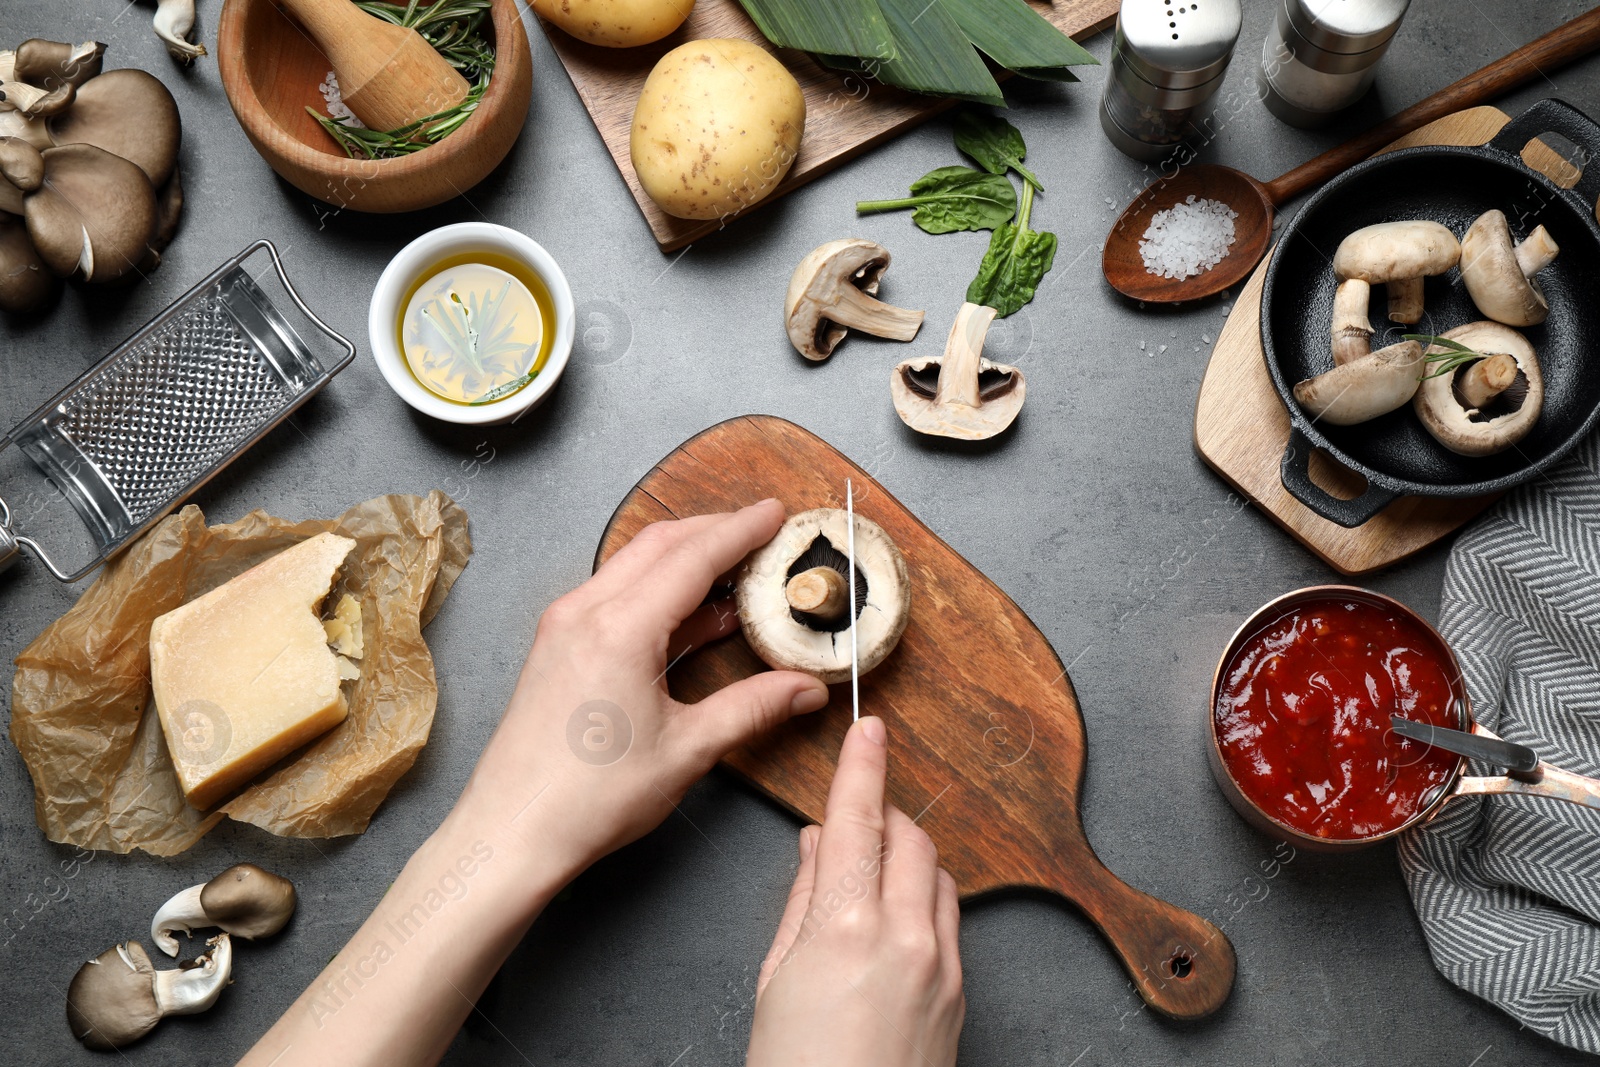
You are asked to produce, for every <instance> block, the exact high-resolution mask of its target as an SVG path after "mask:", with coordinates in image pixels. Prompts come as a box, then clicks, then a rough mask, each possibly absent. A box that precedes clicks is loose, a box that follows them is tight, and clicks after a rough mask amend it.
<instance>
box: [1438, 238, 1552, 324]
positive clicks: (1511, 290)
mask: <svg viewBox="0 0 1600 1067" xmlns="http://www.w3.org/2000/svg"><path fill="white" fill-rule="evenodd" d="M1560 251H1561V249H1560V248H1559V247H1557V245H1556V243H1555V241H1554V240H1553V239H1552V238H1551V237H1550V232H1549V231H1548V230H1546V229H1545V228H1544V227H1543V226H1539V227H1536V228H1535V229H1534V231H1533V232H1532V233H1530V234H1529V235H1528V237H1527V240H1525V241H1523V242H1522V243H1520V244H1517V243H1514V242H1513V241H1512V237H1511V225H1510V223H1508V222H1507V221H1506V215H1505V212H1503V211H1500V210H1498V209H1496V210H1493V211H1485V212H1484V213H1483V214H1482V215H1479V216H1478V218H1477V221H1475V222H1474V223H1473V224H1472V225H1471V226H1470V227H1469V228H1468V229H1467V233H1466V236H1465V237H1463V238H1461V280H1462V281H1464V282H1466V283H1467V292H1469V293H1471V294H1472V302H1473V303H1474V304H1476V305H1478V310H1479V311H1481V312H1482V313H1483V314H1484V315H1486V316H1488V317H1489V318H1491V319H1494V320H1495V321H1496V322H1503V323H1505V324H1506V325H1507V326H1537V325H1538V324H1539V323H1541V322H1543V321H1544V320H1545V316H1547V315H1548V314H1549V313H1550V305H1549V303H1548V302H1547V301H1546V300H1545V298H1544V291H1543V290H1541V289H1540V288H1539V283H1538V282H1537V281H1535V280H1534V275H1536V274H1538V273H1539V272H1540V271H1541V270H1543V269H1544V268H1545V267H1547V266H1549V265H1550V262H1551V260H1553V259H1555V258H1556V255H1557V254H1558V253H1559V252H1560Z"/></svg>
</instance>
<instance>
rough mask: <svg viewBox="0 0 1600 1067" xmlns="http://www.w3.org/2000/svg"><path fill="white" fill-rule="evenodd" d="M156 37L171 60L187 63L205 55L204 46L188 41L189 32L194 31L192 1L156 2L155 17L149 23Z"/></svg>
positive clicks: (158, 0)
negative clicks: (159, 39)
mask: <svg viewBox="0 0 1600 1067" xmlns="http://www.w3.org/2000/svg"><path fill="white" fill-rule="evenodd" d="M151 24H152V25H153V26H154V27H155V31H156V36H157V37H159V38H161V40H162V41H163V42H165V44H166V46H167V51H168V52H170V53H171V54H172V58H174V59H181V60H182V61H183V62H185V63H187V62H189V61H190V60H192V59H194V58H196V57H197V56H203V55H205V54H206V46H205V45H203V44H194V43H192V42H190V41H189V39H188V37H189V31H190V30H192V29H194V0H157V4H156V15H155V18H154V19H153V20H152V23H151Z"/></svg>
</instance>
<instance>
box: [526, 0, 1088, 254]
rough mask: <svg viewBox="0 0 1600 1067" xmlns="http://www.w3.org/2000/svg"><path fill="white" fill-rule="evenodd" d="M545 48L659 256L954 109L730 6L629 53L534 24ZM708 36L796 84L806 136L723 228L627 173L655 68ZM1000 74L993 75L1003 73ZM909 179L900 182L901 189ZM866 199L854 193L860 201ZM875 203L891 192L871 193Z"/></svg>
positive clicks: (699, 12) (1044, 3)
mask: <svg viewBox="0 0 1600 1067" xmlns="http://www.w3.org/2000/svg"><path fill="white" fill-rule="evenodd" d="M1030 2H1031V3H1032V4H1033V6H1034V7H1035V8H1037V9H1038V11H1039V13H1040V14H1041V15H1043V16H1044V17H1045V18H1047V19H1049V20H1050V21H1051V22H1052V23H1054V24H1055V25H1056V26H1057V27H1059V28H1060V29H1061V31H1062V32H1063V33H1066V34H1068V35H1069V36H1071V37H1073V38H1075V39H1079V40H1081V39H1083V38H1085V37H1088V36H1090V35H1092V34H1095V33H1098V32H1099V31H1100V30H1102V29H1104V28H1105V27H1107V26H1109V25H1111V23H1112V22H1113V21H1115V19H1116V17H1117V8H1118V6H1119V0H1030ZM540 25H541V26H543V27H544V31H545V36H546V37H548V38H549V39H550V47H551V48H553V49H555V53H556V55H557V56H558V57H559V58H560V59H561V63H562V65H563V66H565V67H566V68H567V74H568V76H570V77H571V78H572V84H573V86H574V87H575V88H576V89H577V90H578V96H579V97H580V98H581V99H582V100H583V106H584V107H585V108H587V109H588V111H589V116H590V117H591V118H592V119H594V124H595V126H596V127H597V128H598V129H599V130H600V137H601V138H602V139H603V140H604V141H605V143H606V148H607V149H608V150H609V151H610V152H611V158H612V159H613V160H615V161H616V164H617V169H618V170H619V171H621V172H622V179H623V181H625V182H627V183H628V191H629V192H631V193H633V198H634V199H635V200H636V201H638V202H639V210H640V211H641V212H643V213H644V218H645V222H647V223H648V224H649V226H650V232H651V233H653V234H654V235H655V238H656V242H657V243H658V244H659V245H660V246H661V250H662V251H663V252H672V251H675V250H677V249H679V248H682V247H683V246H684V245H687V244H690V243H692V242H694V241H698V240H699V239H700V238H702V237H704V236H706V235H707V234H709V233H714V232H716V231H717V230H719V229H721V228H722V227H723V226H725V225H727V224H728V222H729V221H731V220H732V219H735V218H738V217H739V216H740V215H744V214H748V213H749V212H751V211H755V210H756V209H758V208H760V207H761V206H762V205H763V204H768V203H771V202H772V201H774V200H776V199H777V198H778V197H780V196H782V195H784V194H785V193H787V192H789V191H790V190H793V189H798V188H799V187H800V186H802V185H804V184H805V183H806V182H809V181H810V180H811V179H813V178H816V177H819V176H821V175H823V174H826V173H828V172H829V171H830V170H832V169H833V168H835V167H837V166H838V165H839V164H841V163H844V162H846V161H848V160H851V159H854V158H855V157H856V156H859V155H860V154H861V153H863V152H865V151H866V150H867V149H869V148H873V147H875V146H876V145H879V144H882V143H883V142H884V141H887V140H888V139H889V138H891V137H893V136H894V135H896V134H897V133H900V132H901V131H902V130H905V129H908V128H910V127H912V126H914V125H916V124H917V123H919V122H922V121H923V120H925V119H928V118H931V117H932V116H934V115H937V114H938V113H939V112H941V111H944V110H946V109H947V108H949V107H950V106H951V105H953V104H954V103H955V101H953V100H947V99H941V98H938V97H932V96H921V95H919V94H916V93H908V92H906V91H904V90H902V89H896V88H894V87H893V86H890V85H883V84H880V83H878V82H875V81H869V80H866V79H863V78H862V77H860V76H859V75H854V74H849V73H845V72H842V71H837V70H829V69H828V68H826V67H824V66H822V65H821V64H820V63H818V62H817V61H816V60H814V59H812V58H811V57H810V56H809V55H807V54H806V53H804V52H795V51H792V50H790V49H786V48H776V47H774V46H773V45H772V44H771V43H769V42H768V41H767V39H766V38H764V37H762V36H761V31H760V30H758V29H756V25H755V23H753V22H751V21H750V18H749V16H748V15H746V14H745V13H744V8H742V7H740V6H739V3H738V0H696V2H695V5H694V10H693V11H691V12H690V13H689V18H688V20H687V21H685V22H684V24H683V25H682V26H680V27H678V29H677V31H676V32H675V33H671V34H669V35H667V37H665V38H664V39H662V40H660V41H657V42H656V43H654V44H648V45H641V46H640V47H638V48H602V47H599V46H598V45H591V44H585V43H584V42H582V41H580V40H578V39H577V38H576V37H572V36H570V35H568V34H567V33H565V32H563V31H562V30H560V29H558V28H557V27H555V26H554V25H552V24H550V23H548V22H544V21H543V20H540ZM707 37H742V38H744V39H745V40H748V41H754V42H755V43H757V44H759V45H761V47H763V48H765V49H766V50H767V51H769V52H771V53H772V54H773V55H775V56H777V57H778V59H779V60H781V61H782V63H783V65H784V66H786V67H788V68H789V71H790V72H791V73H792V74H794V76H795V79H796V80H797V81H799V82H800V88H801V91H802V92H804V94H805V98H806V132H805V138H804V139H803V140H802V141H801V142H800V152H799V155H797V156H796V157H795V161H794V165H793V166H792V167H790V168H789V174H788V176H787V177H786V178H784V180H783V182H782V183H781V184H780V185H779V186H778V188H777V189H775V190H774V191H773V192H772V195H770V196H768V197H767V198H766V199H764V200H762V201H761V202H760V203H758V204H752V205H751V206H750V207H748V208H746V209H745V210H744V211H741V212H739V213H738V214H737V215H730V216H728V218H725V219H709V220H694V219H677V218H673V217H672V216H671V215H668V214H667V213H666V212H664V211H662V210H661V209H660V208H658V207H657V206H656V205H655V202H654V201H653V200H651V199H650V198H649V197H648V196H646V195H645V191H644V189H643V188H642V187H641V186H640V185H639V177H638V175H636V174H635V173H634V171H633V160H632V157H631V155H630V153H629V149H628V139H629V131H630V130H631V128H632V126H633V105H634V103H635V102H636V101H637V100H638V99H639V90H641V89H643V88H644V81H645V78H647V77H648V76H649V74H650V71H651V69H652V68H653V67H654V66H655V65H656V61H657V60H658V59H660V58H661V57H662V56H663V55H665V54H666V53H668V52H670V51H671V50H672V49H674V48H676V47H678V46H679V45H681V44H685V43H687V42H689V41H697V40H701V39H703V38H707ZM1003 73H1004V72H1001V74H1003ZM915 177H917V175H915V174H908V175H907V176H906V184H908V185H909V184H910V183H911V180H912V179H913V178H915ZM867 192H871V190H863V194H862V195H863V196H865V195H866V193H867ZM879 192H880V193H882V195H884V196H890V195H896V194H895V191H894V190H892V189H891V190H888V191H883V190H879Z"/></svg>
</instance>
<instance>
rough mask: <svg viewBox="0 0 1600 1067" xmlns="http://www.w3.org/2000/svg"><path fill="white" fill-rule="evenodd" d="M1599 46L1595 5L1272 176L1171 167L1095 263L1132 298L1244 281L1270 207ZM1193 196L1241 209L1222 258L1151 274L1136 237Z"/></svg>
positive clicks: (1166, 296) (1166, 300)
mask: <svg viewBox="0 0 1600 1067" xmlns="http://www.w3.org/2000/svg"><path fill="white" fill-rule="evenodd" d="M1597 46H1600V8H1597V9H1595V10H1594V11H1590V12H1589V13H1588V14H1585V15H1579V16H1578V17H1577V18H1575V19H1572V20H1571V21H1570V22H1566V23H1563V24H1562V25H1560V26H1557V27H1556V28H1555V29H1553V30H1551V31H1550V32H1549V33H1547V34H1545V35H1544V36H1543V37H1540V38H1539V39H1538V40H1536V41H1534V42H1533V43H1531V44H1528V45H1524V46H1523V47H1522V48H1519V49H1517V50H1516V51H1515V52H1512V53H1511V54H1510V55H1508V56H1503V57H1502V58H1500V59H1497V60H1495V61H1494V62H1493V63H1490V64H1489V65H1488V66H1487V67H1484V68H1483V69H1482V70H1479V71H1477V72H1476V73H1474V74H1469V75H1467V76H1466V77H1465V78H1462V79H1461V80H1460V81H1457V82H1452V83H1451V84H1450V85H1447V86H1445V87H1444V88H1443V89H1440V90H1439V91H1438V92H1436V93H1434V94H1433V95H1432V96H1430V97H1428V98H1427V99H1425V100H1422V101H1420V102H1418V103H1416V104H1413V105H1411V106H1410V107H1408V108H1406V109H1405V110H1404V111H1402V112H1400V113H1399V114H1398V115H1395V116H1394V117H1393V118H1390V119H1387V120H1385V121H1383V122H1381V123H1379V124H1378V125H1376V126H1374V127H1373V128H1372V129H1370V130H1368V131H1367V132H1366V133H1363V134H1361V135H1359V136H1357V137H1354V138H1352V139H1350V140H1348V141H1346V142H1345V143H1344V144H1342V145H1339V146H1338V147H1337V148H1332V149H1329V150H1328V151H1326V152H1324V153H1322V155H1320V156H1318V157H1316V158H1315V159H1313V160H1310V161H1309V162H1306V163H1302V164H1300V166H1298V167H1296V168H1294V169H1293V170H1291V171H1289V173H1287V174H1285V175H1283V176H1282V177H1280V178H1276V179H1274V180H1273V181H1270V182H1266V183H1262V182H1258V181H1256V180H1255V179H1254V178H1252V177H1250V175H1248V174H1245V173H1243V172H1242V171H1237V170H1234V169H1233V168H1232V167H1222V166H1217V165H1214V164H1199V165H1195V166H1186V167H1181V168H1180V169H1179V170H1178V172H1177V173H1176V174H1173V175H1172V176H1170V177H1166V178H1162V179H1160V180H1158V181H1156V182H1155V183H1153V184H1152V185H1151V186H1150V187H1149V188H1147V189H1146V190H1145V191H1144V192H1142V193H1140V194H1139V196H1138V197H1137V198H1136V199H1135V200H1134V202H1133V203H1132V204H1130V205H1128V209H1127V210H1126V211H1124V212H1123V213H1122V216H1121V217H1120V218H1119V219H1117V222H1116V225H1114V226H1112V227H1111V233H1110V234H1108V235H1107V236H1106V245H1105V251H1104V252H1103V253H1102V255H1101V259H1100V269H1101V270H1102V271H1103V272H1104V273H1105V276H1106V281H1108V282H1110V283H1111V287H1112V288H1113V289H1115V290H1116V291H1117V292H1119V293H1121V294H1123V295H1124V296H1128V297H1132V298H1133V299H1134V300H1144V301H1150V302H1153V303H1157V304H1175V303H1178V302H1179V301H1182V300H1198V299H1199V298H1201V297H1205V296H1211V295H1212V294H1214V293H1220V292H1222V290H1224V289H1226V288H1228V287H1229V286H1231V285H1233V284H1235V283H1236V282H1239V281H1241V280H1243V279H1244V277H1245V275H1247V274H1249V273H1250V272H1251V271H1252V270H1254V269H1255V266H1256V264H1257V263H1259V262H1261V257H1262V256H1264V255H1266V253H1267V248H1268V246H1269V245H1271V243H1272V213H1273V209H1274V208H1276V207H1277V206H1278V205H1280V204H1282V203H1284V202H1285V201H1287V200H1290V199H1292V198H1294V197H1295V196H1298V195H1299V194H1300V193H1303V192H1305V191H1306V190H1307V189H1310V188H1311V187H1313V186H1316V185H1320V184H1322V183H1323V182H1325V181H1327V180H1328V179H1329V178H1331V177H1333V176H1334V175H1335V174H1338V173H1339V172H1340V171H1342V170H1344V169H1346V168H1347V167H1352V166H1354V165H1355V164H1357V163H1359V162H1361V161H1362V160H1363V159H1366V158H1367V157H1368V156H1370V155H1372V154H1373V153H1374V152H1376V151H1377V150H1378V149H1380V148H1382V147H1383V146H1385V145H1387V144H1388V143H1389V142H1391V141H1394V140H1397V139H1398V138H1400V137H1404V136H1405V135H1406V134H1408V133H1410V132H1412V131H1413V130H1417V129H1421V128H1422V127H1423V126H1426V125H1427V124H1428V123H1430V122H1433V121H1434V120H1436V119H1441V118H1443V117H1444V116H1446V115H1448V114H1451V113H1452V112H1455V111H1460V110H1461V109H1463V108H1468V107H1474V106H1476V105H1478V104H1482V103H1484V102H1485V101H1488V100H1492V99H1493V98H1494V97H1496V96H1498V95H1500V94H1501V93H1504V92H1507V91H1509V90H1511V89H1514V88H1516V87H1517V86H1519V85H1521V84H1523V83H1524V82H1527V81H1530V80H1532V79H1533V78H1534V77H1536V76H1539V75H1543V74H1548V73H1549V72H1551V71H1552V70H1555V69H1556V68H1557V67H1560V66H1562V65H1564V64H1566V63H1570V62H1571V61H1572V60H1574V59H1577V58H1578V57H1580V56H1583V55H1587V54H1588V53H1589V52H1591V51H1593V50H1594V49H1595V48H1596V47H1597ZM1190 196H1194V197H1195V198H1196V199H1204V200H1220V201H1221V202H1223V203H1224V204H1227V205H1228V206H1229V207H1231V208H1233V210H1234V211H1237V212H1238V213H1239V217H1238V218H1236V219H1234V220H1233V232H1234V239H1233V244H1232V246H1230V247H1229V249H1228V254H1227V256H1226V257H1225V258H1224V259H1223V260H1222V262H1220V263H1218V264H1217V265H1216V266H1214V267H1212V268H1211V269H1210V270H1208V271H1205V272H1204V273H1201V274H1196V275H1192V276H1190V277H1188V278H1183V279H1176V278H1163V277H1159V276H1158V275H1155V274H1151V273H1150V272H1149V271H1147V270H1146V269H1145V266H1144V260H1143V259H1142V258H1141V257H1140V255H1139V239H1140V238H1141V237H1143V236H1144V233H1145V230H1146V229H1147V228H1148V227H1149V225H1150V216H1152V215H1154V214H1155V213H1156V212H1157V211H1162V210H1164V209H1166V208H1169V207H1171V206H1172V205H1173V204H1176V203H1180V202H1182V201H1183V200H1185V199H1187V198H1188V197H1190Z"/></svg>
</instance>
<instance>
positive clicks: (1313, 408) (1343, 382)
mask: <svg viewBox="0 0 1600 1067" xmlns="http://www.w3.org/2000/svg"><path fill="white" fill-rule="evenodd" d="M1423 366H1424V364H1423V359H1422V346H1421V345H1420V344H1418V343H1417V342H1415V341H1401V342H1400V343H1398V344H1393V345H1390V346H1389V347H1388V348H1380V349H1379V350H1378V351H1376V352H1369V353H1368V354H1366V355H1365V356H1362V357H1361V358H1360V359H1357V360H1352V361H1351V362H1349V363H1341V364H1339V365H1338V366H1336V367H1334V368H1333V369H1332V370H1330V371H1327V372H1325V373H1323V374H1319V375H1317V376H1316V377H1315V378H1307V379H1306V380H1305V381H1303V382H1300V383H1299V384H1298V385H1296V386H1295V387H1294V398H1295V399H1296V400H1298V401H1299V402H1300V406H1301V407H1303V408H1305V410H1306V413H1307V414H1309V415H1310V416H1311V417H1312V418H1313V419H1314V420H1316V421H1318V422H1327V423H1332V424H1333V425H1334V426H1352V425H1354V424H1356V423H1358V422H1366V421H1367V420H1368V419H1375V418H1377V417H1378V416H1379V415H1386V414H1388V413H1389V412H1391V411H1393V410H1395V409H1396V408H1398V407H1402V406H1404V405H1405V403H1406V401H1408V400H1410V399H1411V398H1412V397H1413V396H1414V395H1416V392H1417V383H1418V379H1419V378H1420V377H1421V376H1422V369H1423Z"/></svg>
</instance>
